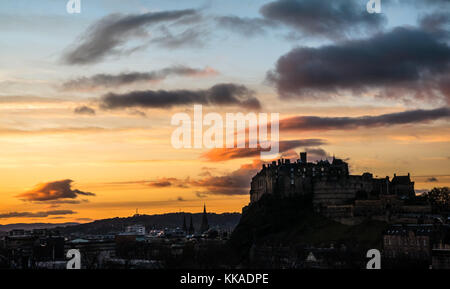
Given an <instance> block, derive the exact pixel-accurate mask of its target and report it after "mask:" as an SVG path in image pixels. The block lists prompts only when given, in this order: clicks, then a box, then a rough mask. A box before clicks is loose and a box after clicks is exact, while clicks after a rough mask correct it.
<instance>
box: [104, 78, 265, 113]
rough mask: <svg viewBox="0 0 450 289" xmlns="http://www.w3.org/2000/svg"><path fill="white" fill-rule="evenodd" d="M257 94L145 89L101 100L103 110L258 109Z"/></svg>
mask: <svg viewBox="0 0 450 289" xmlns="http://www.w3.org/2000/svg"><path fill="white" fill-rule="evenodd" d="M253 95H254V92H253V91H252V90H250V89H248V88H247V87H245V86H243V85H237V84H233V83H222V84H216V85H214V86H212V87H211V88H209V89H206V90H156V91H155V90H146V91H132V92H128V93H124V94H115V93H109V94H106V95H105V96H103V97H102V98H101V104H100V105H101V107H102V108H104V109H118V108H128V107H141V108H170V107H173V106H177V105H189V104H196V103H197V104H205V105H236V106H241V107H245V108H247V109H259V108H260V107H261V104H260V102H259V100H258V99H257V98H256V97H254V96H253Z"/></svg>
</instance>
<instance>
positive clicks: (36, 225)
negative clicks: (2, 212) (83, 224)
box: [0, 222, 79, 232]
mask: <svg viewBox="0 0 450 289" xmlns="http://www.w3.org/2000/svg"><path fill="white" fill-rule="evenodd" d="M78 224H79V223H74V222H69V223H58V224H53V223H28V224H27V223H17V224H8V225H0V231H3V232H6V231H11V230H15V229H22V230H33V229H52V228H55V227H61V226H63V227H65V226H74V225H78Z"/></svg>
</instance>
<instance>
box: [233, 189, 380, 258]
mask: <svg viewBox="0 0 450 289" xmlns="http://www.w3.org/2000/svg"><path fill="white" fill-rule="evenodd" d="M386 227H387V224H386V223H384V222H380V221H366V222H364V223H362V224H359V225H354V226H348V225H343V224H341V223H338V222H335V221H333V220H331V219H328V218H326V217H324V216H322V215H320V214H317V213H315V212H314V211H313V207H312V202H311V199H308V198H302V197H292V198H285V199H277V198H274V197H272V196H264V197H263V198H262V199H261V200H260V201H259V202H257V203H256V204H252V205H250V206H249V207H248V208H247V209H246V210H245V212H244V213H243V215H242V218H241V220H240V222H239V224H238V225H237V226H236V229H235V230H234V231H233V233H232V235H231V238H230V242H229V243H230V245H231V246H232V247H233V248H235V249H236V250H237V251H238V253H239V255H241V256H242V257H243V258H245V256H247V255H248V251H249V249H250V247H251V246H252V244H257V245H258V244H259V245H260V244H272V245H274V244H275V245H278V244H282V245H284V246H290V245H292V246H294V245H295V246H316V247H321V246H329V244H330V243H334V244H345V245H346V246H347V247H348V248H359V249H361V250H365V249H366V248H381V242H382V232H383V230H385V229H386Z"/></svg>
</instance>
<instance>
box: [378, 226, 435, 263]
mask: <svg viewBox="0 0 450 289" xmlns="http://www.w3.org/2000/svg"><path fill="white" fill-rule="evenodd" d="M433 230H434V229H433V225H432V224H423V225H392V226H391V227H390V228H389V229H388V230H386V232H385V233H384V235H383V256H384V257H386V258H399V257H405V258H410V259H419V260H430V259H431V248H432V239H433Z"/></svg>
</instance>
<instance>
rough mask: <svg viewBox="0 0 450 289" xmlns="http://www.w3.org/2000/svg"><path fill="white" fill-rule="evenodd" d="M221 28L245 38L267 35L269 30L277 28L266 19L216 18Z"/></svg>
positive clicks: (272, 22)
mask: <svg viewBox="0 0 450 289" xmlns="http://www.w3.org/2000/svg"><path fill="white" fill-rule="evenodd" d="M215 21H216V23H217V25H218V27H219V28H221V29H228V30H230V31H233V32H236V33H238V34H241V35H243V36H245V37H252V36H256V35H264V34H266V32H267V31H266V29H267V28H272V27H275V26H277V24H276V23H275V22H274V21H271V20H269V19H264V18H248V17H238V16H234V15H233V16H219V17H216V18H215Z"/></svg>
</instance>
